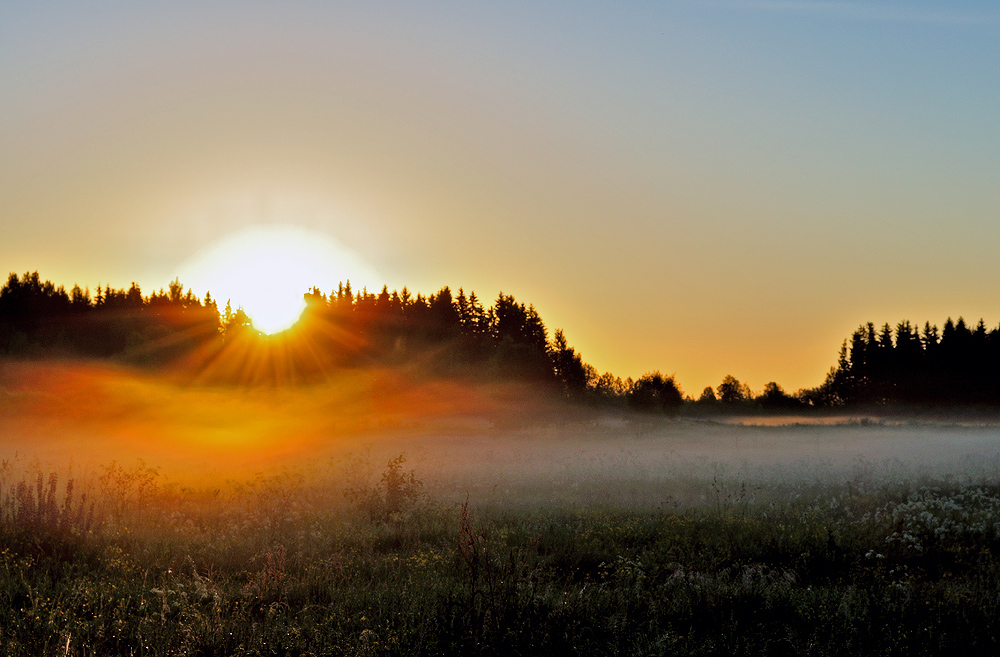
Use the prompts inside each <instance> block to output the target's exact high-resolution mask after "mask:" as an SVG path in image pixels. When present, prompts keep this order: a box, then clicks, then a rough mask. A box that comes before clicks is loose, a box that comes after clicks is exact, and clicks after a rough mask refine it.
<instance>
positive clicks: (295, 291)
mask: <svg viewBox="0 0 1000 657" xmlns="http://www.w3.org/2000/svg"><path fill="white" fill-rule="evenodd" d="M178 276H179V278H180V280H181V282H182V283H183V284H185V285H186V286H187V287H188V288H190V289H193V290H200V291H208V292H211V294H212V297H213V298H214V299H215V300H216V301H217V302H218V303H219V305H220V306H224V305H225V304H226V302H227V301H228V302H229V303H230V304H231V305H232V307H233V309H234V310H235V309H236V308H237V307H242V308H243V311H244V312H246V314H247V315H248V316H249V317H250V319H251V321H252V322H253V325H254V328H256V329H257V330H259V331H262V332H264V333H267V334H274V333H280V332H281V331H284V330H285V329H287V328H289V327H291V326H292V325H293V324H295V322H296V321H297V320H298V318H299V316H300V315H301V314H302V310H303V308H305V302H304V301H303V298H302V297H303V295H304V294H305V293H306V292H308V291H309V290H310V289H312V288H313V287H318V288H320V290H323V291H324V292H329V291H330V290H332V289H334V288H335V287H336V286H337V283H338V282H343V281H347V280H351V281H352V282H353V283H354V287H356V288H358V287H361V284H371V285H374V283H375V282H376V281H377V280H378V277H377V275H376V274H375V272H374V271H373V270H372V268H371V267H370V266H369V265H368V264H367V263H365V262H364V261H363V260H362V259H361V258H360V257H359V256H358V255H357V254H356V253H355V252H353V251H352V250H351V249H349V248H348V247H346V246H344V245H342V244H340V243H339V242H337V241H336V240H334V239H333V238H332V237H330V236H329V235H327V234H325V233H322V232H319V231H315V230H311V229H307V228H303V227H300V226H295V225H290V224H268V225H260V226H253V227H250V228H246V229H243V230H241V231H238V232H236V233H232V234H230V235H228V236H226V237H225V238H223V239H222V240H221V241H219V242H218V243H216V244H214V245H211V246H209V247H208V248H206V249H204V250H202V251H200V252H198V253H197V254H195V256H194V257H192V258H191V259H190V260H188V261H187V262H185V263H184V264H183V265H182V266H181V267H180V271H179V274H178Z"/></svg>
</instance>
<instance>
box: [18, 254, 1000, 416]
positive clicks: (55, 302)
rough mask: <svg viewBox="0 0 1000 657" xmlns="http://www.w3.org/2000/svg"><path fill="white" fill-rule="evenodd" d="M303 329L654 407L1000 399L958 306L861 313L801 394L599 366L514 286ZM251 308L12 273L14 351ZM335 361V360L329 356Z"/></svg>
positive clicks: (142, 339) (246, 339)
mask: <svg viewBox="0 0 1000 657" xmlns="http://www.w3.org/2000/svg"><path fill="white" fill-rule="evenodd" d="M304 299H305V301H306V308H305V310H304V311H303V314H302V317H301V318H300V320H299V322H298V323H297V325H296V328H295V330H294V331H292V332H290V333H289V334H288V336H285V337H279V338H276V339H281V340H298V341H300V342H302V343H304V344H307V345H308V349H307V350H306V351H308V353H310V354H311V355H312V356H313V357H315V358H317V359H321V360H322V361H323V362H324V363H325V365H333V366H342V367H363V366H366V365H382V366H390V367H417V368H419V369H420V370H421V371H424V372H429V373H433V374H436V375H442V376H465V377H470V376H471V377H479V378H488V379H491V380H506V381H518V382H530V383H535V384H539V385H542V386H546V387H548V388H550V389H552V390H554V391H556V392H558V393H559V394H561V395H563V396H565V397H567V398H572V399H577V400H581V401H589V402H592V403H596V404H604V405H609V406H618V407H623V408H624V407H627V408H631V409H636V410H643V411H651V412H666V413H673V412H676V411H677V410H678V409H680V408H681V407H682V406H684V405H685V404H687V405H688V406H689V407H690V408H692V409H699V408H702V409H714V410H724V409H728V410H751V409H756V408H760V409H765V410H796V409H808V408H822V407H841V406H859V405H888V404H909V405H922V406H926V405H988V406H995V405H1000V377H997V376H995V374H994V373H995V372H997V371H1000V327H998V328H994V329H992V330H987V328H986V326H985V324H984V322H983V321H982V320H980V321H979V323H978V324H977V325H976V326H975V327H970V326H968V325H967V324H966V323H965V321H964V320H963V319H962V318H959V319H958V321H957V322H953V321H952V320H951V319H950V318H949V319H948V321H947V322H946V323H945V324H944V327H943V330H941V331H939V330H938V328H937V327H936V326H933V325H931V324H930V323H925V324H924V327H923V330H922V331H918V330H917V329H916V328H915V327H914V326H913V325H912V324H911V323H910V322H908V321H903V322H900V323H899V324H897V325H896V327H895V329H893V328H892V327H890V326H889V325H888V324H886V325H884V326H883V327H882V328H881V329H878V330H876V328H875V326H874V325H873V324H872V323H868V324H865V325H862V326H860V327H859V328H858V329H857V330H856V331H855V332H854V333H853V334H852V335H851V337H850V338H849V339H848V340H845V341H844V343H843V345H842V347H841V349H840V354H839V357H838V360H837V364H836V365H835V366H834V367H833V368H831V370H830V372H829V374H828V375H827V377H826V379H825V380H824V382H823V383H822V384H820V385H819V386H817V387H815V388H811V389H804V390H800V391H798V392H796V393H794V394H789V393H787V392H785V390H784V389H783V388H782V387H781V386H780V385H778V384H777V383H776V382H774V381H771V382H769V383H767V384H766V385H765V386H764V389H763V391H761V392H759V393H754V392H752V391H751V390H750V388H749V386H748V385H747V384H745V383H743V382H741V381H739V380H738V379H736V378H735V377H734V376H732V375H727V376H726V377H724V378H723V380H722V382H721V383H720V384H719V385H718V386H717V387H715V388H712V387H707V388H705V389H704V390H703V391H702V393H701V395H699V396H698V397H697V398H693V397H689V396H685V395H684V393H683V391H682V390H681V388H680V386H679V385H678V383H677V381H676V380H675V378H674V377H673V376H668V375H664V374H662V373H660V372H659V371H652V372H649V373H647V374H645V375H643V376H642V377H639V378H638V379H632V378H626V379H624V380H623V379H622V378H620V377H618V376H615V375H614V374H612V373H610V372H605V373H604V374H599V373H598V372H597V370H596V369H595V368H594V367H592V366H591V365H589V364H587V363H585V362H584V361H583V359H582V356H581V355H580V353H579V352H577V351H576V349H574V348H573V347H571V346H570V345H569V343H568V341H567V338H566V335H565V333H564V332H563V331H562V330H556V331H555V332H554V333H553V334H552V335H551V336H550V335H549V331H548V328H547V327H546V325H545V322H544V321H543V320H542V318H541V317H540V316H539V314H538V312H537V311H536V310H535V308H534V306H533V305H531V304H527V305H526V304H525V303H523V302H518V301H517V300H516V299H515V298H514V296H513V295H509V294H504V293H503V292H500V293H499V294H498V296H497V297H496V299H494V300H493V302H492V304H490V305H489V306H487V305H485V304H484V303H483V302H482V301H481V300H480V298H479V297H478V296H477V295H476V293H475V292H469V293H468V294H466V292H465V291H464V289H461V288H460V289H459V290H458V292H457V293H453V292H452V290H451V288H450V287H448V286H445V287H443V288H441V289H440V290H438V291H437V292H435V293H433V294H429V295H427V296H425V295H423V294H421V293H417V294H415V295H414V294H413V293H411V292H410V291H409V290H408V289H407V288H406V287H404V288H403V289H402V290H400V291H397V290H392V291H389V289H388V287H387V286H383V288H382V290H381V291H380V292H378V293H377V294H376V293H373V292H369V291H368V290H367V289H366V288H365V289H362V290H354V289H352V287H351V284H350V282H347V283H341V284H340V285H338V287H337V289H336V290H333V291H332V292H330V293H329V294H325V293H324V292H322V291H321V290H319V289H318V288H313V289H311V290H309V291H308V292H307V293H306V294H305V295H304ZM268 339H269V338H267V337H266V336H262V335H261V334H259V333H258V332H257V331H255V330H254V328H253V325H252V322H251V320H250V318H249V317H248V316H247V315H246V313H244V312H243V310H242V308H236V309H235V310H234V309H233V308H232V307H231V305H230V303H228V302H227V303H226V305H225V307H224V309H223V310H221V311H220V309H219V307H218V304H217V302H216V300H215V299H213V298H212V295H211V293H206V294H205V296H204V297H199V296H197V295H195V294H194V293H193V291H192V290H190V289H188V290H185V289H184V286H183V285H182V284H181V283H180V282H179V281H178V280H174V281H173V282H171V283H170V284H169V285H168V286H167V288H166V289H165V290H164V289H162V288H161V289H160V290H158V291H156V292H153V293H152V294H149V295H144V294H143V292H142V290H141V289H140V287H139V286H138V285H137V284H136V283H132V285H131V286H130V287H129V288H127V289H124V288H122V289H115V288H112V287H111V286H110V285H108V286H101V285H99V286H98V287H97V290H96V292H95V293H93V294H91V292H90V290H89V289H81V288H80V287H79V286H78V285H74V286H73V288H72V289H71V290H69V291H66V289H65V288H64V287H62V286H58V287H57V286H56V285H54V284H53V283H52V282H51V281H48V280H45V281H43V280H42V279H41V278H40V277H39V275H38V272H30V273H25V274H24V275H21V276H18V275H17V274H14V273H12V274H10V275H9V277H8V279H7V282H6V283H5V284H4V285H3V287H0V355H5V356H8V357H50V356H61V357H85V358H103V359H116V360H119V361H123V362H127V363H130V364H135V365H142V366H153V367H155V366H159V365H167V364H170V363H175V362H178V361H179V360H181V359H183V358H185V357H186V356H189V355H190V354H192V353H194V352H200V353H207V354H218V353H222V352H224V351H225V350H226V349H227V348H232V347H234V346H235V345H240V344H242V345H243V346H244V347H246V346H247V345H248V344H256V343H263V342H266V341H267V340H268ZM321 369H322V368H321Z"/></svg>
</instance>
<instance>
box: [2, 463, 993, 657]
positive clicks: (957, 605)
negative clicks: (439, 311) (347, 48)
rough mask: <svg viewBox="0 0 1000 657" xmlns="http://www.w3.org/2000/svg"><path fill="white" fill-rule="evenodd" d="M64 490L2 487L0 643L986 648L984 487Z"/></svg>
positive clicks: (292, 481)
mask: <svg viewBox="0 0 1000 657" xmlns="http://www.w3.org/2000/svg"><path fill="white" fill-rule="evenodd" d="M399 465H400V462H399V461H397V462H396V468H397V470H396V474H397V475H398V474H400V473H399ZM116 468H117V469H116ZM391 468H392V464H390V469H391ZM388 473H389V471H387V474H388ZM387 481H388V482H389V483H388V484H387V483H386V482H387ZM393 481H395V484H394V483H393ZM66 483H68V482H65V481H64V482H59V481H57V480H56V478H55V477H54V476H53V477H49V478H43V477H41V476H38V478H37V480H35V479H32V480H30V481H26V480H22V481H18V482H9V483H7V484H6V486H5V488H4V489H3V490H0V502H2V503H3V507H2V509H0V511H2V514H0V518H2V523H0V653H2V654H3V655H227V656H228V655H546V654H552V655H574V654H575V655H610V654H618V655H721V654H726V655H886V654H905V655H924V654H931V655H944V654H949V655H950V654H963V655H976V654H996V653H997V650H998V646H997V643H998V641H997V638H998V635H1000V559H998V557H997V555H998V554H1000V538H998V529H1000V491H998V489H997V488H996V487H992V486H989V485H986V484H975V485H963V486H957V485H952V486H940V487H934V486H926V485H923V486H920V487H918V486H916V485H908V484H898V485H896V486H893V487H885V486H883V487H880V488H872V489H870V490H858V489H856V488H853V487H844V488H843V489H842V490H839V489H834V487H830V486H827V487H826V488H824V489H822V490H818V489H816V488H815V487H814V488H811V489H809V490H806V489H805V488H803V489H802V490H798V489H796V488H795V487H794V486H788V487H786V488H785V489H782V490H776V491H774V492H773V494H771V495H769V496H768V499H767V500H762V499H750V498H743V497H740V498H730V499H729V500H727V501H726V503H724V504H723V503H719V502H718V500H717V501H716V502H715V503H706V504H705V505H703V506H697V505H696V506H689V507H685V508H677V507H669V508H668V510H663V509H659V510H628V509H607V508H604V509H594V508H589V509H587V508H585V509H574V508H568V507H550V508H542V509H539V508H518V507H517V506H515V505H513V504H502V503H500V502H497V501H495V500H494V501H492V502H490V501H488V500H487V501H483V502H481V503H475V504H468V503H467V504H460V503H457V504H443V503H437V504H435V503H432V502H431V501H428V500H427V499H421V497H420V496H419V495H416V494H414V492H415V487H416V486H417V485H418V484H419V482H417V481H415V480H414V479H413V477H410V478H409V479H407V478H406V477H405V476H404V477H402V478H397V479H395V480H393V479H392V478H391V476H390V478H389V479H388V480H387V479H386V477H383V479H382V482H381V484H379V485H376V486H374V487H373V488H372V489H371V490H369V491H367V493H366V492H365V491H360V492H359V489H357V488H354V489H351V490H349V491H348V492H349V493H350V494H349V495H348V496H347V498H346V499H345V496H344V489H343V487H339V488H338V487H337V486H335V485H329V484H323V483H321V482H320V483H307V482H306V481H304V480H303V479H299V478H296V477H294V476H291V475H286V476H283V477H275V478H272V479H268V480H261V481H258V482H255V483H254V484H252V485H245V486H236V487H231V489H230V490H228V491H227V492H217V491H214V490H201V491H195V490H185V489H179V488H171V487H167V486H157V481H156V473H155V471H154V470H151V469H148V468H145V467H144V466H142V465H141V464H140V465H139V466H136V467H135V468H132V469H128V470H126V469H122V468H120V467H118V466H112V467H110V468H107V469H106V470H105V475H104V477H103V478H102V480H101V485H100V486H97V485H95V487H94V488H93V493H92V497H93V501H91V500H86V499H82V496H80V495H76V496H74V493H73V490H72V487H71V486H70V487H67V485H66ZM387 485H388V489H386V486H387ZM711 485H712V484H706V486H709V487H710V486H711ZM379 486H381V488H380V487H379ZM393 486H397V487H398V488H397V489H396V490H395V492H393V490H392V487H393ZM67 488H68V489H69V490H67ZM98 489H99V490H98ZM394 495H395V496H394Z"/></svg>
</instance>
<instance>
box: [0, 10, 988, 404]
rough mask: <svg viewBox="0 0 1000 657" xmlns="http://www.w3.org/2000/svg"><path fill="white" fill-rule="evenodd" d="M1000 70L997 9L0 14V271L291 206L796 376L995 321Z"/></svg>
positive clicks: (185, 261)
mask: <svg viewBox="0 0 1000 657" xmlns="http://www.w3.org/2000/svg"><path fill="white" fill-rule="evenodd" d="M84 4H85V5H86V6H84ZM998 61H1000V7H998V6H997V5H996V3H993V2H962V1H957V2H949V3H940V2H902V1H893V2H849V1H845V2H836V1H810V0H789V1H786V2H780V1H775V2H765V1H755V0H747V1H735V0H734V1H731V2H727V1H722V0H720V1H711V0H705V1H695V0H674V1H664V2H656V3H652V2H643V3H618V2H586V1H582V2H573V3H561V2H551V3H537V2H508V3H464V2H431V3H427V2H407V3H398V2H396V3H388V2H378V1H375V2H365V3H334V2H306V1H302V2H296V1H290V2H259V3H255V2H241V3H234V2H218V3H201V2H184V1H182V0H181V1H177V2H171V3H138V2H101V1H97V2H93V3H69V2H65V3H60V2H45V3H39V2H18V1H7V2H4V3H2V5H0V266H5V267H6V268H7V271H9V272H18V273H23V272H26V271H35V270H37V271H38V272H39V273H40V274H41V276H42V277H43V278H48V279H51V280H52V281H53V282H56V283H58V284H64V285H66V286H67V287H71V286H72V285H73V284H74V283H79V284H80V285H81V286H85V285H86V286H89V287H90V288H91V289H94V288H96V286H97V285H98V284H99V283H104V284H108V283H110V284H111V285H113V286H115V287H127V286H128V285H129V284H130V283H131V282H132V281H136V282H138V283H139V284H140V285H141V286H142V288H143V290H144V291H145V292H147V293H148V292H151V291H153V290H155V289H157V288H159V287H164V286H166V285H167V283H168V282H169V281H171V280H173V279H174V277H176V276H180V275H181V273H182V272H186V271H190V267H191V263H192V262H195V261H198V260H199V259H202V260H203V259H204V258H205V257H206V256H205V254H206V253H215V252H214V251H212V248H213V247H214V246H215V245H217V244H219V243H221V242H225V241H226V240H227V239H229V240H230V242H231V241H232V236H233V235H238V234H240V232H241V231H245V230H248V229H259V228H260V227H262V226H264V227H267V226H293V227H295V228H297V229H298V228H301V229H303V230H306V231H309V234H311V235H314V236H320V237H318V238H317V239H319V240H321V241H323V240H326V241H327V242H328V243H329V244H331V245H333V246H332V247H331V251H330V252H331V253H335V254H337V253H339V254H340V255H341V256H342V259H343V261H344V262H345V263H351V264H352V265H356V268H357V269H359V270H362V271H364V272H365V273H364V274H363V275H362V278H361V279H359V278H358V275H354V276H352V275H351V274H350V273H347V274H346V277H352V282H353V283H355V287H361V286H362V285H367V286H368V288H369V289H370V290H378V289H381V286H382V285H383V284H387V285H388V286H389V288H390V289H393V288H402V286H404V285H405V286H408V287H409V289H410V290H413V291H422V292H424V293H429V292H433V291H436V290H437V289H439V288H440V287H442V286H444V285H448V286H450V287H451V288H452V289H456V290H457V289H458V288H459V287H462V288H464V289H465V290H466V292H468V291H470V290H474V291H476V293H477V294H478V296H479V297H480V298H482V299H483V300H486V301H491V300H492V299H494V298H496V296H497V294H498V292H500V291H503V292H504V293H506V294H513V295H514V296H515V297H516V298H517V299H518V300H519V301H525V302H529V303H532V304H534V306H535V307H536V309H537V310H538V312H539V313H540V315H541V316H542V318H543V319H544V320H545V321H546V323H547V326H548V328H549V330H550V333H551V332H554V330H555V329H558V328H561V329H563V330H564V331H565V333H566V336H567V339H568V341H569V343H570V344H571V345H572V346H574V347H576V348H577V350H578V351H580V352H581V353H582V355H583V358H584V360H585V361H586V362H588V363H590V364H592V365H593V366H594V367H596V368H597V369H598V371H600V372H604V371H611V372H613V373H615V374H617V375H620V376H622V377H626V376H632V377H638V376H640V375H642V374H643V373H644V372H647V371H651V370H660V371H661V372H663V373H665V374H674V375H676V377H677V380H678V382H679V383H680V385H681V387H682V388H683V389H684V391H685V392H687V393H688V394H691V395H693V396H698V394H699V393H700V391H701V389H702V388H704V387H705V386H709V385H711V386H716V385H718V383H719V382H720V381H721V379H722V377H723V376H724V375H726V374H733V375H734V376H736V377H737V378H740V379H741V380H743V381H746V382H748V383H749V384H750V386H751V388H753V389H754V390H760V389H761V388H763V385H764V384H765V383H766V382H768V381H777V382H778V383H779V384H781V385H782V386H783V387H785V388H786V389H787V390H790V391H794V390H797V389H799V388H803V387H813V386H815V385H818V384H819V383H821V382H822V380H823V377H824V376H825V374H826V372H827V371H828V369H829V368H830V367H831V366H832V365H834V364H835V361H836V356H837V351H838V350H839V347H840V344H841V342H842V341H843V340H844V339H845V338H847V337H848V336H849V335H850V333H851V332H852V331H853V330H854V328H856V327H857V326H858V325H859V324H861V323H863V322H868V321H873V322H875V323H876V324H877V325H881V324H882V323H885V322H888V323H890V324H893V325H894V324H896V323H897V322H899V321H901V320H904V319H909V320H911V321H914V322H918V323H920V324H921V325H922V324H923V322H924V321H926V320H929V321H931V322H932V323H936V324H939V325H940V324H943V322H944V320H945V319H946V318H947V317H949V316H950V317H954V318H957V317H958V316H964V317H965V318H966V319H967V320H971V321H978V319H979V318H983V319H985V321H986V323H987V325H988V326H991V327H992V326H996V325H997V324H998V323H1000V299H998V296H997V290H998V289H1000V285H998V283H1000V280H998V279H1000V268H997V267H996V265H995V262H996V253H997V248H998V246H1000V157H998V155H997V154H998V153H1000V121H998V119H997V117H998V116H1000V66H997V62H998ZM223 264H226V263H223ZM324 275H328V274H324ZM317 277H318V278H322V276H320V275H319V272H318V273H317ZM181 282H182V283H185V282H186V281H185V279H183V278H182V279H181ZM316 284H317V285H319V286H321V287H322V288H323V289H332V287H334V286H335V283H333V282H332V281H330V280H317V281H316ZM191 287H192V288H194V290H195V292H196V293H198V294H199V295H200V294H202V293H203V292H205V290H204V289H199V288H198V287H196V286H195V285H194V284H191ZM303 291H304V290H303ZM293 292H294V293H298V291H293ZM216 296H218V295H216ZM237 302H238V300H234V305H236V303H237Z"/></svg>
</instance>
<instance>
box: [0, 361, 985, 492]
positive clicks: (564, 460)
mask: <svg viewBox="0 0 1000 657" xmlns="http://www.w3.org/2000/svg"><path fill="white" fill-rule="evenodd" d="M0 405H2V406H0V408H2V414H3V420H4V421H3V424H2V429H0V457H2V458H3V459H7V460H8V461H17V462H20V463H22V464H27V463H31V464H32V465H33V466H34V467H41V468H42V469H48V468H51V469H55V470H64V469H68V468H72V469H73V470H74V471H75V472H76V473H77V475H80V474H82V473H83V472H88V471H89V472H95V471H97V469H98V468H100V467H101V466H106V465H107V464H108V463H110V462H112V461H114V462H117V463H119V464H122V465H125V466H128V465H130V464H133V463H136V462H138V461H139V460H141V461H142V462H144V463H145V464H146V465H147V466H149V467H155V468H158V469H159V473H160V475H161V476H162V477H164V478H166V479H167V480H172V481H176V482H180V483H182V484H185V485H195V486H198V485H201V484H206V485H208V484H211V485H216V486H217V485H219V484H220V483H221V482H224V481H230V482H238V481H245V480H248V479H252V478H254V477H260V476H269V475H273V474H275V473H277V472H288V471H295V472H298V473H301V474H302V475H303V476H320V477H322V478H323V479H324V480H325V481H326V483H327V484H333V483H334V481H335V480H337V479H342V478H344V477H357V476H361V475H363V474H364V473H367V474H368V475H370V476H376V475H377V474H378V473H379V472H380V471H381V469H382V467H383V466H384V464H385V463H386V462H387V461H388V460H389V459H391V458H394V457H396V456H398V455H404V456H405V458H406V461H407V463H408V467H412V468H413V469H414V470H415V472H416V474H417V475H418V476H419V477H420V478H421V479H422V481H423V482H424V484H425V486H426V490H427V491H428V492H432V493H433V494H435V495H438V496H440V497H442V501H444V500H456V499H461V498H464V496H465V494H466V493H469V494H471V495H473V496H475V497H479V498H495V499H493V500H492V501H497V502H501V501H502V502H510V503H515V504H517V503H545V502H551V503H557V504H562V503H580V504H602V505H603V504H607V505H624V506H632V505H640V506H646V505H658V504H666V503H674V502H684V501H685V500H686V499H687V497H688V496H689V495H694V496H695V497H696V498H697V497H698V496H701V495H703V489H704V485H705V483H706V482H712V481H716V482H718V481H722V480H725V481H734V482H740V481H742V482H753V483H754V484H755V485H765V486H766V485H767V484H773V485H776V486H780V485H782V484H797V483H808V482H814V483H821V484H839V483H844V482H847V481H851V480H860V479H865V480H866V481H867V482H869V483H876V482H877V481H878V480H885V481H887V482H888V481H892V480H899V479H914V478H920V477H925V476H933V477H936V478H941V477H953V478H956V479H959V480H963V481H965V480H968V481H975V480H977V479H983V478H990V479H995V478H996V476H997V473H998V472H1000V426H998V425H997V424H995V423H992V422H985V421H978V422H973V421H969V422H958V421H953V422H949V421H928V420H920V421H917V420H906V419H898V418H897V419H894V420H886V419H872V418H867V417H855V416H847V415H844V416H819V417H817V416H811V417H802V416H788V417H781V416H768V417H725V416H722V417H720V418H719V419H713V420H702V419H691V418H675V419H671V418H664V417H660V416H645V415H642V414H637V413H628V414H623V413H619V412H615V411H613V410H609V411H601V410H596V409H593V408H574V407H567V406H566V405H565V404H556V403H554V402H553V403H551V404H549V403H548V402H546V401H545V398H544V397H541V396H538V395H534V396H533V395H532V394H531V391H530V390H517V389H516V388H513V387H503V386H485V385H483V386H469V387H464V386H461V385H458V384H456V383H454V382H452V383H446V382H418V381H416V380H413V379H407V378H406V377H404V376H402V375H399V374H398V373H397V374H390V373H386V372H372V371H348V372H344V373H342V374H341V375H339V376H338V377H336V378H335V379H333V380H331V381H328V382H325V383H323V384H317V385H313V386H301V387H284V388H271V387H248V388H239V387H208V386H200V385H189V384H185V383H183V382H179V381H176V380H171V379H169V378H167V377H164V376H153V375H146V374H140V373H136V372H134V371H128V370H120V369H115V368H112V367H107V366H97V365H82V364H34V363H6V364H4V365H3V366H2V369H0ZM331 480H334V481H331ZM688 487H691V489H690V490H688ZM695 489H697V492H696V491H695ZM690 501H692V502H696V501H698V499H692V500H690Z"/></svg>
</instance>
